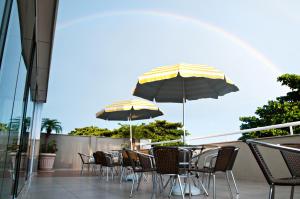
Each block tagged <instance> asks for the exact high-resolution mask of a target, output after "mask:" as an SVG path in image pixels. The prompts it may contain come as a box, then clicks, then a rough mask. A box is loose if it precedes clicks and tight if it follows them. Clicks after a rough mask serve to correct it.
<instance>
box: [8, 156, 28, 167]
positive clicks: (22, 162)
mask: <svg viewBox="0 0 300 199" xmlns="http://www.w3.org/2000/svg"><path fill="white" fill-rule="evenodd" d="M9 155H10V157H11V164H12V169H15V166H16V156H17V153H16V152H10V153H9ZM26 162H27V153H25V152H22V153H21V163H20V170H21V171H23V170H25V168H26Z"/></svg>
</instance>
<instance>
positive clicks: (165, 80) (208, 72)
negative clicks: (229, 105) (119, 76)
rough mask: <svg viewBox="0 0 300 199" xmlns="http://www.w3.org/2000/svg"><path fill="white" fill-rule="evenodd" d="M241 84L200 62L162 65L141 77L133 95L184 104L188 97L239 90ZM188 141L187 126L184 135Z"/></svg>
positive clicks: (192, 98)
mask: <svg viewBox="0 0 300 199" xmlns="http://www.w3.org/2000/svg"><path fill="white" fill-rule="evenodd" d="M238 90H239V89H238V87H237V86H235V85H234V84H233V82H232V81H231V80H230V79H229V78H228V77H227V76H225V74H224V73H223V72H221V71H220V70H218V69H216V68H214V67H211V66H208V65H200V64H176V65H172V66H161V67H157V68H154V69H153V70H151V71H149V72H146V73H144V74H143V75H142V76H140V77H139V78H138V83H137V85H136V87H135V89H134V92H133V95H135V96H138V97H142V98H144V99H148V100H151V101H153V100H154V101H156V102H174V103H182V104H183V106H182V107H183V127H184V104H185V103H186V100H197V99H201V98H214V99H217V98H218V97H219V96H223V95H225V94H227V93H230V92H236V91H238ZM183 142H185V129H184V135H183Z"/></svg>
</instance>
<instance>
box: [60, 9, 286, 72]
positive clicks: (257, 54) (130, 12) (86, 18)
mask: <svg viewBox="0 0 300 199" xmlns="http://www.w3.org/2000/svg"><path fill="white" fill-rule="evenodd" d="M123 15H148V16H153V17H167V18H172V19H174V20H178V21H183V22H187V23H191V24H194V25H195V26H198V27H200V28H204V29H206V30H208V31H212V32H215V33H218V34H221V35H222V36H223V37H224V38H226V39H228V40H230V41H232V42H233V43H234V44H236V45H238V46H239V47H241V48H243V49H245V50H246V51H247V52H248V53H250V55H251V56H253V57H254V58H255V59H257V60H258V61H260V62H261V63H263V65H264V66H265V67H267V68H268V69H269V70H270V72H272V73H273V74H274V75H276V76H279V75H280V74H282V72H281V71H280V69H279V67H278V66H276V65H275V64H274V63H272V61H271V60H269V59H268V58H267V57H266V56H265V55H263V54H262V53H261V52H259V51H258V50H257V49H255V48H254V47H253V46H251V45H250V44H249V43H247V42H246V41H244V40H242V39H241V38H239V37H238V36H236V35H234V34H232V33H230V32H227V31H226V30H224V29H223V28H220V27H218V26H216V25H213V24H210V23H208V22H205V21H203V20H200V19H198V18H195V17H191V16H184V15H178V14H174V13H170V12H162V11H156V10H127V11H111V12H101V13H96V14H92V15H88V16H84V17H80V18H77V19H74V20H71V21H67V22H63V23H61V24H58V26H57V30H58V31H60V30H63V29H66V28H69V27H71V26H74V25H76V24H79V23H82V22H86V21H92V20H95V19H99V18H106V17H113V16H123Z"/></svg>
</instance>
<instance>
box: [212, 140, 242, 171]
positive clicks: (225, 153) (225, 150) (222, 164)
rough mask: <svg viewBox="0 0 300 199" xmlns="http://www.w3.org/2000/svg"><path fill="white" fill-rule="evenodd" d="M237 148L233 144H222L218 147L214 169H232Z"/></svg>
mask: <svg viewBox="0 0 300 199" xmlns="http://www.w3.org/2000/svg"><path fill="white" fill-rule="evenodd" d="M238 150H239V148H237V147H235V146H222V147H220V148H219V151H218V156H217V159H216V163H215V166H214V171H215V172H216V171H223V172H225V171H227V170H232V167H233V165H234V161H235V159H236V156H237V153H238Z"/></svg>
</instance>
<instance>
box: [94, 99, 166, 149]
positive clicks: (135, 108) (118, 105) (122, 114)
mask: <svg viewBox="0 0 300 199" xmlns="http://www.w3.org/2000/svg"><path fill="white" fill-rule="evenodd" d="M161 115H163V112H162V111H161V110H159V108H158V107H157V106H156V105H155V104H154V103H152V102H150V101H147V100H143V99H133V100H124V101H118V102H115V103H113V104H111V105H108V106H106V107H105V108H104V109H103V110H101V111H99V112H98V113H96V118H100V119H104V120H114V121H126V120H128V121H131V120H143V119H150V118H155V117H158V116H161ZM130 143H131V149H132V128H131V122H130Z"/></svg>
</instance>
